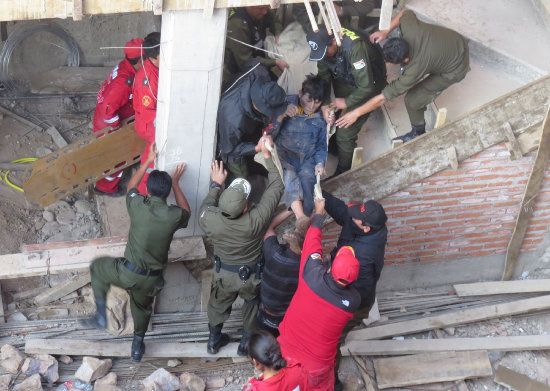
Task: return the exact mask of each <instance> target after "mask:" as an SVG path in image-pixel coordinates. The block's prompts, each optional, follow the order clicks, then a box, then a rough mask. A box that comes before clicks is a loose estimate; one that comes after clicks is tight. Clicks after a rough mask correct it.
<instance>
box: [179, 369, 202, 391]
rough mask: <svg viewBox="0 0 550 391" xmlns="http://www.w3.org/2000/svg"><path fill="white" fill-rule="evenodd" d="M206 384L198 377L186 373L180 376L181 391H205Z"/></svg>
mask: <svg viewBox="0 0 550 391" xmlns="http://www.w3.org/2000/svg"><path fill="white" fill-rule="evenodd" d="M205 388H206V382H205V381H204V380H203V379H201V378H200V377H198V376H197V375H195V374H193V373H189V372H184V373H182V374H181V375H180V390H181V391H204V389H205Z"/></svg>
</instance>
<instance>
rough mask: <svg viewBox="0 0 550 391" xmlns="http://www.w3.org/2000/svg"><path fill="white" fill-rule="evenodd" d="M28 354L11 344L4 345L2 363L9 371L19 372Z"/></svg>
mask: <svg viewBox="0 0 550 391" xmlns="http://www.w3.org/2000/svg"><path fill="white" fill-rule="evenodd" d="M25 358H26V356H25V355H24V354H23V353H22V352H20V351H19V350H18V349H16V348H14V347H13V346H11V345H4V346H2V348H1V349H0V360H1V361H0V365H2V368H4V369H5V370H6V371H7V372H9V373H17V372H19V369H20V368H21V365H23V362H24V361H25Z"/></svg>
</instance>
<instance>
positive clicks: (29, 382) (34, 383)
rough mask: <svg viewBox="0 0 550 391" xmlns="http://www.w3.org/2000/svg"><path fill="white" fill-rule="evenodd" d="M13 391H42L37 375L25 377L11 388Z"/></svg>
mask: <svg viewBox="0 0 550 391" xmlns="http://www.w3.org/2000/svg"><path fill="white" fill-rule="evenodd" d="M13 391H43V388H42V384H41V383H40V375H39V374H38V373H36V374H34V375H32V376H30V377H27V378H26V379H25V380H23V381H22V382H21V383H19V384H18V385H16V386H15V387H13Z"/></svg>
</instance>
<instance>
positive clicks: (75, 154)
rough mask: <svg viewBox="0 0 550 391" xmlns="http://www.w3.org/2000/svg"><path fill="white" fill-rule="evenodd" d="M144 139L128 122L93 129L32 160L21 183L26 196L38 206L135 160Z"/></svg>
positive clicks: (124, 166) (65, 194)
mask: <svg viewBox="0 0 550 391" xmlns="http://www.w3.org/2000/svg"><path fill="white" fill-rule="evenodd" d="M144 148H145V140H143V139H142V138H141V137H139V136H138V134H137V133H136V132H135V129H134V124H133V123H130V124H128V125H125V126H123V127H122V128H120V129H119V130H116V131H113V132H112V133H108V134H105V133H102V132H98V133H95V134H93V135H91V136H89V137H87V138H85V139H83V140H80V141H77V142H75V143H72V144H70V145H67V146H66V147H64V148H61V149H59V150H57V151H55V152H52V153H51V154H49V155H47V156H44V157H43V158H41V159H38V160H37V161H35V162H33V163H32V164H31V165H30V167H29V170H28V172H27V176H28V179H27V180H26V181H25V182H24V183H23V188H24V190H25V197H26V198H27V200H29V201H31V202H33V203H34V204H39V205H40V206H46V205H49V204H51V203H52V202H54V201H56V200H58V199H61V198H65V197H67V196H68V195H70V194H72V193H74V192H76V191H78V190H80V189H83V188H85V187H87V186H88V185H89V184H91V183H95V182H96V181H98V180H99V179H101V178H104V177H105V176H108V175H110V174H112V173H113V172H115V171H119V170H121V169H123V168H126V167H128V166H131V165H133V164H135V163H138V162H139V161H140V158H141V153H142V152H143V150H144Z"/></svg>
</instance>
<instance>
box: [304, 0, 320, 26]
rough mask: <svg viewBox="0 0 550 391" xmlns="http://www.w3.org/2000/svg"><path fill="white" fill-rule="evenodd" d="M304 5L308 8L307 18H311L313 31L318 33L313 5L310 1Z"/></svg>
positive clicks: (306, 0) (307, 0)
mask: <svg viewBox="0 0 550 391" xmlns="http://www.w3.org/2000/svg"><path fill="white" fill-rule="evenodd" d="M304 5H305V6H306V11H307V16H308V17H309V23H311V28H312V29H313V31H315V32H318V31H319V27H318V26H317V22H316V21H315V15H314V14H313V10H312V9H311V4H309V0H304Z"/></svg>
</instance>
